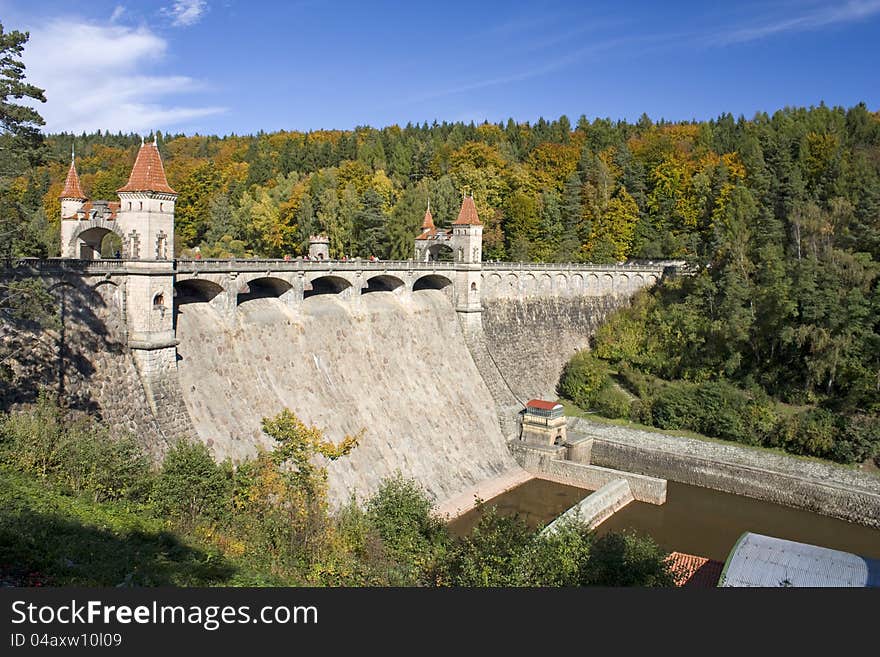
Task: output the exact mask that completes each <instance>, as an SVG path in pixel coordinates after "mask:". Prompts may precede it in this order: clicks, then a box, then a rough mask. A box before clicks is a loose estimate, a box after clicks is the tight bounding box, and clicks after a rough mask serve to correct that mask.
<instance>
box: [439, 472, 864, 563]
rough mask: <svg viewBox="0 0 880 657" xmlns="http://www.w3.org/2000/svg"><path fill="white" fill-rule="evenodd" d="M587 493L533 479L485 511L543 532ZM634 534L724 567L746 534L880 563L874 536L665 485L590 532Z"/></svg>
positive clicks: (807, 515)
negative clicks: (651, 499) (652, 498)
mask: <svg viewBox="0 0 880 657" xmlns="http://www.w3.org/2000/svg"><path fill="white" fill-rule="evenodd" d="M589 492H590V491H587V490H584V489H581V488H575V487H573V486H564V485H562V484H557V483H553V482H549V481H544V480H540V479H533V480H531V481H528V482H526V483H525V484H522V485H521V486H518V487H517V488H514V489H513V490H510V491H508V492H507V493H504V494H502V495H499V496H498V497H495V498H493V499H491V500H488V502H487V504H486V506H487V507H488V506H493V505H494V506H497V507H498V510H499V512H501V513H504V514H514V513H519V514H520V516H521V517H523V519H524V520H525V521H526V522H527V523H528V524H529V525H530V526H531V527H537V526H540V525H546V524H547V523H549V522H551V521H552V520H553V519H554V518H556V517H557V516H558V515H559V514H560V513H562V512H563V511H565V510H566V509H568V508H569V507H571V506H572V505H574V504H575V503H577V502H578V501H580V500H581V499H582V498H583V497H584V496H586V495H588V494H589ZM480 514H481V511H479V510H474V511H470V512H468V513H466V514H464V515H463V516H460V517H459V518H456V519H455V520H454V521H452V522H451V523H450V529H451V530H452V532H453V533H455V534H458V535H462V534H465V533H467V532H468V531H470V529H471V528H472V527H473V526H474V525H475V524H476V522H477V521H478V519H479V516H480ZM621 530H635V531H637V532H639V533H642V534H648V535H650V536H652V537H653V538H654V540H656V541H657V542H658V543H659V544H660V545H662V546H663V547H665V548H666V549H667V550H670V551H672V550H675V551H679V552H686V553H688V554H695V555H699V556H702V557H708V558H710V559H717V560H719V561H724V560H725V559H727V555H728V553H729V552H730V550H731V549H732V548H733V545H734V543H736V540H737V538H739V536H740V535H741V534H742V533H743V532H746V531H751V532H756V533H758V534H767V535H768V536H776V537H778V538H786V539H789V540H793V541H800V542H802V543H811V544H814V545H821V546H824V547H828V548H833V549H836V550H844V551H846V552H852V553H855V554H858V555H861V556H864V557H872V558H875V559H880V530H876V529H869V528H868V527H863V526H861V525H855V524H852V523H848V522H845V521H843V520H838V519H836V518H829V517H827V516H822V515H819V514H817V513H811V512H809V511H803V510H801V509H793V508H790V507H787V506H782V505H779V504H773V503H771V502H764V501H761V500H756V499H752V498H750V497H742V496H739V495H732V494H730V493H722V492H720V491H715V490H710V489H708V488H700V487H699V486H689V485H687V484H680V483H677V482H674V481H670V482H669V484H668V489H667V496H666V504H663V505H660V506H657V505H654V504H645V503H643V502H631V503H630V504H628V505H627V506H626V507H624V508H623V509H621V510H620V511H618V512H617V513H616V514H614V515H613V516H612V517H611V518H609V519H608V520H606V521H605V522H604V523H602V524H601V525H600V526H599V528H598V530H597V532H598V533H599V534H600V535H601V534H605V533H608V532H611V531H621Z"/></svg>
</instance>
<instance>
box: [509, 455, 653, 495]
mask: <svg viewBox="0 0 880 657" xmlns="http://www.w3.org/2000/svg"><path fill="white" fill-rule="evenodd" d="M509 447H510V451H511V452H512V453H513V455H514V457H515V458H516V460H517V461H518V462H519V464H520V465H521V466H522V467H523V468H525V469H526V470H528V471H529V472H531V473H533V474H534V475H535V476H536V477H540V478H541V479H547V480H549V481H556V482H558V483H560V484H568V485H570V486H580V487H581V488H587V489H589V490H594V491H595V490H599V489H600V488H602V486H604V485H606V484H608V483H610V482H612V481H614V480H615V479H624V480H625V481H626V482H627V483H628V484H629V486H630V489H631V490H632V494H633V497H634V498H635V499H636V500H638V501H639V502H648V503H649V504H663V503H664V502H666V481H665V480H664V479H658V478H656V477H650V476H645V475H643V474H635V473H633V472H628V471H623V469H621V470H612V469H610V468H604V467H599V466H596V465H588V464H585V463H574V462H573V461H567V460H565V447H561V446H560V447H557V448H553V447H544V448H542V447H532V446H527V445H525V444H523V443H522V442H521V441H511V442H510V443H509Z"/></svg>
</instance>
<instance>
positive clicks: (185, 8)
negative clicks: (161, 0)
mask: <svg viewBox="0 0 880 657" xmlns="http://www.w3.org/2000/svg"><path fill="white" fill-rule="evenodd" d="M207 11H208V3H207V2H206V1H205V0H175V2H174V3H173V4H172V5H171V6H170V7H164V8H163V9H162V13H163V14H165V15H166V16H170V17H171V24H172V25H175V26H176V27H189V26H190V25H195V24H196V23H198V22H199V21H200V20H201V19H202V16H204V15H205V12H207Z"/></svg>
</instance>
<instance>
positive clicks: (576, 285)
mask: <svg viewBox="0 0 880 657" xmlns="http://www.w3.org/2000/svg"><path fill="white" fill-rule="evenodd" d="M568 289H569V292H571V294H574V295H577V294H583V291H584V277H583V276H581V275H580V274H574V275H573V276H572V277H571V278H570V279H569V281H568Z"/></svg>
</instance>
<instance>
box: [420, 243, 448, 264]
mask: <svg viewBox="0 0 880 657" xmlns="http://www.w3.org/2000/svg"><path fill="white" fill-rule="evenodd" d="M424 253H425V262H452V261H453V260H455V251H453V250H452V247H451V246H450V245H449V244H446V243H444V242H435V243H434V244H431V246H429V247H428V248H426V249H425V251H424Z"/></svg>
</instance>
